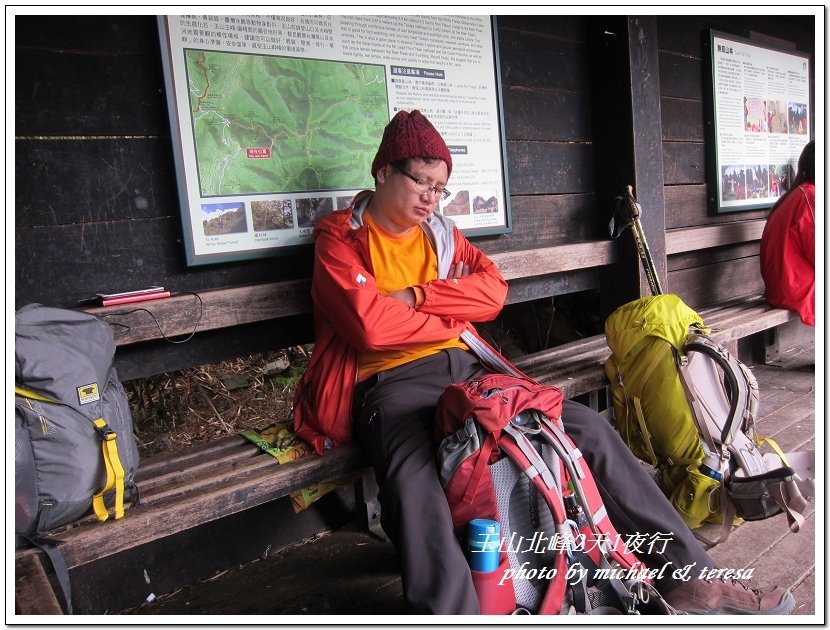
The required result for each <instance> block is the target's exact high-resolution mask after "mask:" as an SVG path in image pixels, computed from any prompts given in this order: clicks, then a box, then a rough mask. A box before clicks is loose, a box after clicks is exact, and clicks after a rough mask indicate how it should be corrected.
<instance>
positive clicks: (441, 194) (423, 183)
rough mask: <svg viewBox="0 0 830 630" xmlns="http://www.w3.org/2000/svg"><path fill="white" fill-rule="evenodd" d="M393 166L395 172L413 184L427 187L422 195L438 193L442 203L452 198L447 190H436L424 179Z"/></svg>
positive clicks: (395, 165)
mask: <svg viewBox="0 0 830 630" xmlns="http://www.w3.org/2000/svg"><path fill="white" fill-rule="evenodd" d="M392 166H394V167H395V170H397V171H399V172H400V173H401V174H402V175H406V176H407V177H408V178H409V179H411V180H412V181H413V182H415V185H416V186H422V187H423V186H427V189H426V190H424V191H422V192H421V194H422V195H423V194H424V193H436V194H437V195H438V196H439V197H440V198H441V200H442V201H446V200H447V199H449V198H450V195H452V193H451V192H450V191H449V190H447V189H446V188H436V187H435V186H433V185H432V184H430V183H429V182H428V181H426V180H423V179H418V178H417V177H415V176H414V175H413V174H412V173H407V172H406V171H405V170H403V169H402V168H401V167H400V166H398V165H397V164H392Z"/></svg>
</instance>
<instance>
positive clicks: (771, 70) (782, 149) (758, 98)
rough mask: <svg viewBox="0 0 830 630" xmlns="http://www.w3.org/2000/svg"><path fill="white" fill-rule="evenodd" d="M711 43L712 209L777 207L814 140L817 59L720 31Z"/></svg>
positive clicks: (708, 119) (713, 33) (711, 37)
mask: <svg viewBox="0 0 830 630" xmlns="http://www.w3.org/2000/svg"><path fill="white" fill-rule="evenodd" d="M707 44H708V52H709V56H710V59H709V64H708V65H707V70H708V74H707V78H708V79H711V81H710V85H711V98H709V99H708V100H707V103H706V106H707V115H706V123H707V130H708V131H709V138H707V140H708V146H709V156H708V157H709V160H708V163H709V174H710V177H709V180H710V181H711V182H712V183H713V186H712V188H711V189H710V194H709V201H710V208H711V210H712V211H713V212H716V213H722V212H736V211H741V210H753V209H759V208H769V207H771V206H772V205H773V204H774V203H775V201H776V200H777V199H778V197H780V196H781V195H782V194H784V192H786V190H787V188H788V187H789V184H790V181H791V180H792V177H793V175H794V173H795V170H796V166H795V165H796V163H797V162H798V156H799V155H800V154H801V150H802V149H803V148H804V145H806V144H807V143H808V142H809V141H810V137H811V128H810V118H811V114H812V112H811V109H810V108H811V105H810V104H811V103H812V100H811V90H810V84H811V82H810V58H809V56H808V55H806V54H802V53H799V52H797V51H795V50H792V51H790V50H784V49H779V48H772V47H769V46H765V45H761V44H759V43H757V42H755V41H751V40H748V39H745V38H742V37H736V36H732V35H727V34H725V33H720V32H717V31H710V32H709V35H708V42H707Z"/></svg>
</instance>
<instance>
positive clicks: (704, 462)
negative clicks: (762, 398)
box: [605, 294, 815, 544]
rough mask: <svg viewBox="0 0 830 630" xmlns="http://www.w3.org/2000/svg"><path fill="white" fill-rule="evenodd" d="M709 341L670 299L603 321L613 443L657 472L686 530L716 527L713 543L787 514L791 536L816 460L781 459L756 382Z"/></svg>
mask: <svg viewBox="0 0 830 630" xmlns="http://www.w3.org/2000/svg"><path fill="white" fill-rule="evenodd" d="M708 333H709V330H708V329H707V328H706V327H705V326H704V323H703V320H702V319H701V317H700V316H699V315H698V314H697V313H696V312H695V311H693V310H692V309H691V308H689V307H688V306H687V305H686V304H684V303H683V301H682V300H681V299H680V298H679V297H678V296H676V295H672V294H661V295H655V296H652V297H644V298H640V299H639V300H634V301H633V302H629V303H628V304H624V305H623V306H621V307H620V308H618V309H617V310H616V311H614V312H613V313H612V314H611V315H610V316H609V317H608V319H607V321H606V323H605V334H606V339H607V342H608V346H609V348H610V349H611V352H612V354H611V357H610V358H609V359H608V361H607V362H606V364H605V371H606V374H607V376H608V379H609V382H610V384H611V385H610V387H611V392H612V396H613V402H614V415H615V418H616V421H617V427H618V429H619V432H620V435H621V436H622V438H623V441H625V443H626V444H627V445H628V447H629V448H630V449H631V451H632V452H633V453H634V454H635V455H636V456H637V457H639V458H640V459H641V460H643V461H645V462H647V463H649V464H651V465H653V466H655V467H656V469H657V482H658V484H659V485H660V487H661V488H662V489H663V491H664V492H665V494H666V495H667V496H668V497H669V499H670V500H671V502H672V504H673V505H674V507H675V508H676V509H677V511H678V513H679V514H680V516H681V517H682V518H683V520H684V521H685V522H686V524H687V525H688V526H689V527H690V528H691V529H695V528H698V527H700V526H701V525H702V524H703V523H705V522H707V521H722V522H723V529H722V532H721V536H720V539H719V540H718V541H716V542H714V543H710V544H716V543H717V542H722V541H723V540H725V539H726V537H727V536H728V534H729V530H730V528H731V525H732V522H733V519H734V518H735V517H736V516H738V517H741V518H743V519H745V520H759V519H763V518H767V517H769V516H773V515H775V514H778V513H780V512H782V511H785V512H786V513H787V517H788V521H789V523H790V529H792V530H793V531H798V529H799V527H800V526H801V524H802V523H803V522H804V518H803V516H802V512H803V511H804V509H805V508H806V505H807V504H806V498H808V497H811V496H813V495H814V481H813V479H814V474H815V473H814V468H815V465H814V453H813V452H812V451H811V452H806V451H805V452H799V453H788V454H785V453H782V452H781V449H780V448H778V445H777V444H775V442H774V441H773V440H771V439H768V438H761V437H760V436H758V435H757V433H756V428H755V418H756V415H757V410H758V400H759V395H758V384H757V381H756V380H755V377H754V376H753V374H752V372H751V371H750V370H749V368H748V367H746V366H745V365H744V364H743V363H741V362H740V361H738V359H737V358H735V357H734V356H732V355H731V354H730V353H729V352H727V351H726V349H725V348H723V347H722V346H720V345H718V344H717V343H716V342H714V341H713V340H712V339H711V338H710V337H709V336H708ZM762 445H765V446H767V447H769V448H766V449H764V450H766V451H769V452H763V451H762V449H761V446H762ZM706 542H709V541H706Z"/></svg>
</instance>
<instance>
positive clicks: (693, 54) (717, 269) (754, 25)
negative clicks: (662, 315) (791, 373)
mask: <svg viewBox="0 0 830 630" xmlns="http://www.w3.org/2000/svg"><path fill="white" fill-rule="evenodd" d="M709 29H715V30H719V31H723V32H726V33H730V34H733V35H738V36H740V37H748V38H756V39H758V41H759V43H770V42H769V41H765V39H761V38H764V37H765V36H766V38H774V40H773V43H776V44H778V45H782V46H784V47H786V46H788V45H790V44H792V45H793V46H794V47H795V48H796V49H797V50H799V51H801V52H807V53H811V54H814V52H815V44H814V34H815V26H814V22H813V18H812V17H807V18H805V17H803V16H802V17H797V16H758V15H741V16H719V17H717V18H712V17H703V16H658V18H657V32H658V48H659V63H660V106H661V125H662V133H663V165H664V178H665V189H664V190H665V200H666V211H665V213H666V229H667V230H669V231H671V230H681V229H684V228H696V227H701V226H714V225H720V226H724V225H726V224H731V223H740V222H751V221H758V220H759V219H765V218H766V216H767V215H768V214H769V211H768V210H750V211H745V212H737V213H727V214H720V215H713V214H710V213H709V209H708V204H707V194H708V193H709V189H708V187H707V181H706V172H707V171H706V152H705V147H704V142H705V135H704V101H703V95H704V92H703V90H704V89H706V88H705V86H703V84H702V78H701V77H702V74H701V73H702V71H703V63H704V58H703V48H702V42H703V39H702V37H703V33H706V32H708V30H709ZM775 40H778V41H777V42H776V41H775ZM814 72H815V69H814V68H813V73H814ZM813 85H815V83H814V77H813ZM814 91H815V90H814ZM757 236H758V237H760V234H758V235H757ZM759 246H760V241H759V240H753V241H751V242H749V243H739V244H734V245H728V246H722V247H712V248H707V249H702V250H697V251H688V252H683V253H678V254H676V255H673V256H672V255H670V256H669V259H668V290H669V291H672V292H674V293H678V294H679V295H681V297H683V299H684V300H685V301H686V302H687V303H688V304H689V305H690V306H692V307H694V308H700V307H702V306H705V305H707V304H712V303H715V302H717V301H719V300H723V299H729V298H734V297H740V296H743V295H757V294H759V293H761V292H763V281H762V280H761V275H760V268H759V263H758V250H759Z"/></svg>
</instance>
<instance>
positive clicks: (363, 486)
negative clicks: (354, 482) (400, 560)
mask: <svg viewBox="0 0 830 630" xmlns="http://www.w3.org/2000/svg"><path fill="white" fill-rule="evenodd" d="M360 490H361V494H362V499H363V508H364V514H365V520H366V527H367V529H368V530H369V533H371V534H374V535H375V536H377V537H378V538H379V539H380V540H383V541H386V540H389V538H388V537H387V536H386V533H385V532H384V531H383V527H381V525H380V501H378V491H379V488H378V482H377V480H376V479H375V473H374V471H373V470H372V469H371V468H369V469H367V470H366V471H365V472H364V473H363V477H361V480H360Z"/></svg>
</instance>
